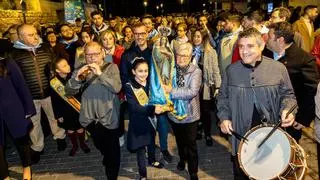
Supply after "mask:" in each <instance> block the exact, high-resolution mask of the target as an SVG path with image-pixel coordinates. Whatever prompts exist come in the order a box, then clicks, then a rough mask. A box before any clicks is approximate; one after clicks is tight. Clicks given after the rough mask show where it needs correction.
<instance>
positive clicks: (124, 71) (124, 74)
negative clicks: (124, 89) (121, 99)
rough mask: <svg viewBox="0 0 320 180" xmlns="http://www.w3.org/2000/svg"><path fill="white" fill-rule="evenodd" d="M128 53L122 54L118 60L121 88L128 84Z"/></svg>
mask: <svg viewBox="0 0 320 180" xmlns="http://www.w3.org/2000/svg"><path fill="white" fill-rule="evenodd" d="M128 58H129V57H128V53H126V52H124V54H122V56H121V60H120V78H121V82H122V86H124V85H125V84H126V83H127V82H129V77H130V72H129V71H130V65H129V64H128V63H130V61H129V60H128Z"/></svg>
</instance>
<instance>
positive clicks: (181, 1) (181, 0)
mask: <svg viewBox="0 0 320 180" xmlns="http://www.w3.org/2000/svg"><path fill="white" fill-rule="evenodd" d="M180 3H181V12H183V0H180Z"/></svg>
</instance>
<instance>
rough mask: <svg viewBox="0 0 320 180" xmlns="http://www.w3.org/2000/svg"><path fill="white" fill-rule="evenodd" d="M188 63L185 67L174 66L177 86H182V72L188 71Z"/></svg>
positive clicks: (183, 83)
mask: <svg viewBox="0 0 320 180" xmlns="http://www.w3.org/2000/svg"><path fill="white" fill-rule="evenodd" d="M189 67H190V64H188V65H187V66H185V67H180V66H176V68H177V85H178V87H184V85H185V82H184V76H183V75H184V74H185V73H186V72H187V71H188V69H189Z"/></svg>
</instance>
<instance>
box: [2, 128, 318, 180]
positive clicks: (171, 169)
mask: <svg viewBox="0 0 320 180" xmlns="http://www.w3.org/2000/svg"><path fill="white" fill-rule="evenodd" d="M214 124H215V123H214ZM213 131H214V133H213V136H212V138H213V139H214V144H213V146H212V147H207V146H206V145H205V143H204V140H199V141H198V150H199V152H198V154H199V173H198V175H199V178H200V179H201V180H209V179H210V180H216V179H219V180H220V179H221V180H232V179H233V175H232V164H231V162H230V154H229V150H230V145H229V143H228V142H227V141H226V140H225V139H224V138H221V137H220V136H219V134H218V131H217V129H216V128H215V127H213ZM306 132H307V135H308V136H304V137H303V138H302V140H301V142H300V144H301V145H302V147H304V148H305V149H306V153H307V160H308V166H309V169H308V174H307V176H306V177H305V179H306V180H309V179H314V180H317V179H319V178H318V167H317V156H316V148H315V143H314V141H312V139H310V137H311V136H312V132H311V130H307V131H306ZM157 139H158V138H157ZM168 142H169V149H170V152H172V153H173V155H174V160H173V162H172V163H170V164H165V168H164V169H156V168H153V167H148V177H149V179H165V180H176V179H177V180H178V179H187V177H188V173H187V171H184V172H179V171H177V170H176V165H177V162H178V160H179V159H178V152H177V149H176V145H175V139H174V136H172V135H171V134H169V139H168ZM88 144H89V145H90V148H91V153H89V154H84V153H83V152H82V151H81V150H79V151H78V153H77V154H76V156H74V157H69V156H68V152H69V150H70V148H71V147H70V143H69V146H68V148H67V149H66V151H64V152H58V151H57V150H56V143H55V141H53V140H52V138H51V137H48V138H47V139H46V142H45V151H44V152H45V153H44V155H41V160H40V162H39V163H38V164H37V165H34V166H32V169H33V179H34V180H60V179H61V180H69V179H72V180H73V179H74V180H78V179H80V180H85V179H86V180H87V179H88V180H91V179H106V178H105V176H104V169H103V167H102V164H101V160H102V158H101V155H100V153H99V152H98V151H97V150H96V149H95V148H94V146H93V143H92V141H91V140H89V141H88ZM157 144H158V140H157ZM157 158H161V156H160V153H159V149H157ZM162 161H163V160H162ZM8 162H9V166H10V175H11V177H12V179H21V178H22V174H21V173H22V168H21V167H20V163H19V162H20V161H19V158H18V156H17V154H16V153H15V152H14V151H13V152H12V151H11V152H9V155H8ZM138 177H139V175H138V169H137V165H136V156H135V154H131V153H129V152H128V151H127V150H126V148H125V146H124V147H122V149H121V167H120V173H119V180H129V179H138Z"/></svg>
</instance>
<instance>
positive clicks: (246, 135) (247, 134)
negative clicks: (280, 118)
mask: <svg viewBox="0 0 320 180" xmlns="http://www.w3.org/2000/svg"><path fill="white" fill-rule="evenodd" d="M274 126H275V125H270V124H268V125H264V124H260V125H258V126H255V127H253V128H251V129H250V130H249V131H247V132H246V134H245V135H244V137H245V138H248V136H249V135H250V134H251V133H252V132H253V131H255V130H257V129H260V128H263V127H274ZM277 130H280V131H281V132H283V133H284V134H285V135H286V137H287V138H288V133H287V132H286V131H284V130H283V129H281V128H277ZM288 140H289V142H290V139H289V138H288ZM243 144H244V140H243V139H242V140H241V141H240V143H239V146H238V152H237V157H238V161H239V166H240V168H241V169H242V171H243V172H244V173H245V174H246V175H247V176H248V177H249V178H250V179H253V177H251V176H250V175H249V174H248V172H247V171H246V170H245V169H244V167H243V165H242V164H243V163H242V161H241V158H240V157H241V156H240V155H241V153H240V150H241V148H242V146H243ZM290 149H291V151H290V158H289V159H290V161H289V162H292V160H293V158H294V156H293V150H292V146H291V144H290ZM289 167H290V163H288V164H287V165H286V168H284V170H283V171H282V172H281V173H280V174H278V175H277V176H276V177H274V178H273V179H278V178H277V177H279V176H280V175H282V174H283V173H285V172H286V171H288V168H289Z"/></svg>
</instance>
